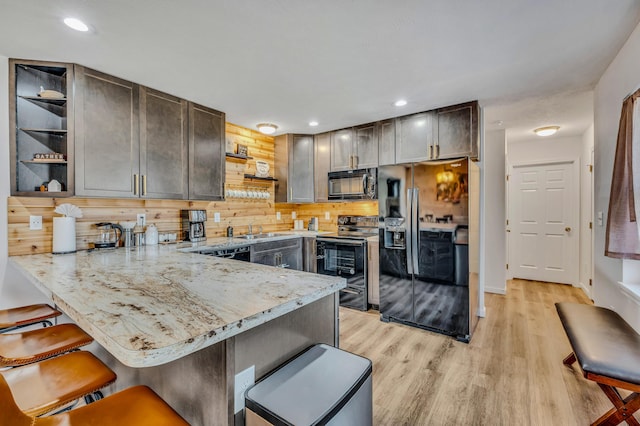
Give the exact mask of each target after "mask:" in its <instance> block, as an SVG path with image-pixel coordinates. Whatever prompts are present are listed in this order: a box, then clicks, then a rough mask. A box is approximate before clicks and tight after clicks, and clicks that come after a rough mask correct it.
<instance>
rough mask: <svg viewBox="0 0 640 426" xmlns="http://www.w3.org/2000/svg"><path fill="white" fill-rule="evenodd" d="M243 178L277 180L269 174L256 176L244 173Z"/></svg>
mask: <svg viewBox="0 0 640 426" xmlns="http://www.w3.org/2000/svg"><path fill="white" fill-rule="evenodd" d="M244 178H245V179H256V180H268V181H277V180H278V179H276V178H274V177H271V176H267V177H262V176H256V175H248V174H245V175H244Z"/></svg>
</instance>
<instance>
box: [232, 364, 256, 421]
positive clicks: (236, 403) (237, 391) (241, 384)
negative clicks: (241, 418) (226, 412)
mask: <svg viewBox="0 0 640 426" xmlns="http://www.w3.org/2000/svg"><path fill="white" fill-rule="evenodd" d="M255 382H256V366H255V365H252V366H251V367H249V368H247V369H246V370H244V371H241V372H239V373H238V374H236V378H235V381H234V386H233V387H234V398H233V413H234V414H235V413H237V412H238V411H240V410H242V409H243V408H244V392H245V391H246V390H247V389H249V387H251V386H252V385H253V384H254V383H255Z"/></svg>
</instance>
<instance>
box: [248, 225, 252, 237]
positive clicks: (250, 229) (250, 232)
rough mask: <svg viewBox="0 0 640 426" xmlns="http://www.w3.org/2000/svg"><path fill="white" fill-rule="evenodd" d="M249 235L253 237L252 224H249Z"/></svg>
mask: <svg viewBox="0 0 640 426" xmlns="http://www.w3.org/2000/svg"><path fill="white" fill-rule="evenodd" d="M248 235H253V225H252V224H251V223H250V224H249V234H248Z"/></svg>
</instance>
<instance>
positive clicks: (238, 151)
mask: <svg viewBox="0 0 640 426" xmlns="http://www.w3.org/2000/svg"><path fill="white" fill-rule="evenodd" d="M248 153H249V150H248V149H247V146H246V145H241V144H238V145H237V148H236V154H238V155H244V156H245V157H246V156H247V155H248Z"/></svg>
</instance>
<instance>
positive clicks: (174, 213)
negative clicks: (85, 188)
mask: <svg viewBox="0 0 640 426" xmlns="http://www.w3.org/2000/svg"><path fill="white" fill-rule="evenodd" d="M226 133H227V134H226V136H227V140H228V141H229V142H230V143H234V145H235V144H237V143H240V144H243V145H246V146H247V147H248V151H249V155H250V156H251V157H253V159H250V160H239V159H234V158H227V162H226V182H225V186H226V187H227V188H244V189H255V190H262V191H268V192H269V193H270V196H269V199H240V198H227V199H226V200H225V201H212V202H209V201H188V200H152V199H136V198H118V199H114V198H81V197H70V198H40V197H9V198H8V203H7V204H8V237H9V238H8V244H9V255H10V256H16V255H24V254H36V253H50V252H51V250H52V244H53V218H54V217H55V216H58V215H57V213H55V212H54V209H55V207H56V206H58V205H59V204H64V203H70V204H74V205H76V206H78V207H80V208H81V209H82V212H83V217H82V218H80V219H78V220H77V222H76V246H77V248H78V249H79V250H82V249H87V248H89V247H91V243H92V242H93V241H94V240H95V239H96V238H97V237H98V229H97V228H96V227H95V223H98V222H116V223H117V222H123V221H135V220H136V215H137V214H138V213H145V214H146V219H147V224H150V223H154V224H155V225H156V226H157V227H158V230H159V232H160V233H167V232H178V233H179V231H180V210H181V209H203V210H206V211H207V223H206V232H207V236H208V237H214V236H223V235H225V232H226V228H227V226H228V225H231V226H233V227H234V231H235V233H236V235H239V234H244V233H246V232H247V230H248V225H249V224H253V225H254V226H258V225H261V226H262V227H263V231H264V232H274V231H283V230H290V229H292V228H293V219H292V218H291V213H292V212H294V211H295V212H296V213H297V218H298V219H302V220H304V223H305V227H306V226H307V224H308V221H309V218H311V217H314V216H315V217H318V219H319V227H320V229H321V230H327V231H335V230H336V229H337V228H336V219H337V215H339V214H362V215H376V214H377V212H378V203H377V202H352V203H321V204H282V203H278V204H276V203H275V202H274V197H273V191H274V185H273V183H272V182H265V181H257V180H249V179H245V178H244V174H245V173H248V174H255V162H256V160H263V161H266V162H267V163H269V165H270V167H271V170H273V164H274V138H272V137H270V136H265V135H263V134H261V133H258V132H255V131H253V130H251V129H247V128H244V127H240V126H236V125H234V124H231V123H227V125H226ZM276 211H278V212H280V213H281V219H280V220H277V219H276ZM214 212H219V213H220V218H221V220H220V222H219V223H215V222H214V221H213V218H214ZM325 212H329V215H330V219H329V220H326V219H325ZM31 215H36V216H42V224H43V227H42V230H38V231H31V230H29V216H31Z"/></svg>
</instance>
